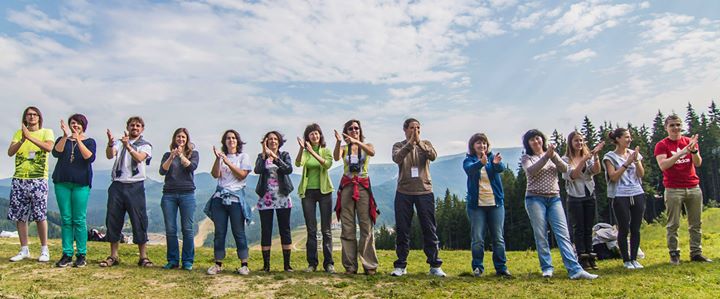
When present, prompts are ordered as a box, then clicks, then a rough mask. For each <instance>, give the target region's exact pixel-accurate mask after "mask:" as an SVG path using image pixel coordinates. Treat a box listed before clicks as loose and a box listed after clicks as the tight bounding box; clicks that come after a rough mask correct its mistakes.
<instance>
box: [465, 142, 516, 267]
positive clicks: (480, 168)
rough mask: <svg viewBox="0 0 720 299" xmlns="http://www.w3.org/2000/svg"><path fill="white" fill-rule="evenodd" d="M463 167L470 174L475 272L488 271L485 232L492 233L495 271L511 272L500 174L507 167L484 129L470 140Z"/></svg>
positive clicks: (470, 214)
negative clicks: (492, 147) (494, 149)
mask: <svg viewBox="0 0 720 299" xmlns="http://www.w3.org/2000/svg"><path fill="white" fill-rule="evenodd" d="M463 170H465V174H467V188H468V191H467V198H466V201H467V214H468V218H469V219H470V234H471V239H472V242H471V243H470V248H471V251H472V264H471V265H472V269H473V275H475V276H476V277H479V276H481V275H482V273H483V272H484V271H485V268H484V267H483V257H484V255H485V244H484V240H485V233H486V231H490V236H491V237H492V240H493V241H492V242H493V243H492V252H493V257H492V259H493V265H494V266H495V273H496V274H497V275H500V276H510V272H509V271H508V269H507V266H506V265H505V263H506V261H507V258H506V257H505V238H504V237H503V227H504V222H505V207H504V206H503V199H504V193H503V186H502V181H501V179H500V174H501V173H502V172H503V171H505V167H504V166H503V165H502V156H501V155H500V153H497V154H493V153H492V152H491V151H490V141H489V140H488V138H487V136H485V134H483V133H476V134H475V135H473V136H472V137H470V140H469V141H468V154H467V156H466V157H465V160H464V161H463Z"/></svg>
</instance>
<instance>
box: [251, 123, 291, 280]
mask: <svg viewBox="0 0 720 299" xmlns="http://www.w3.org/2000/svg"><path fill="white" fill-rule="evenodd" d="M283 144H285V139H283V135H282V134H280V132H278V131H271V132H268V133H266V134H265V137H263V140H262V152H261V153H260V154H258V157H257V160H255V173H256V174H258V175H260V179H259V180H258V184H257V187H256V188H255V192H256V193H257V195H258V197H259V199H258V203H257V209H258V211H259V212H260V228H261V231H262V237H261V240H260V245H261V247H262V255H263V270H264V271H265V272H269V271H270V245H271V243H272V223H273V211H275V214H277V218H278V228H279V230H280V243H281V244H282V248H283V261H284V263H283V264H284V268H285V271H287V272H292V270H293V269H292V267H291V266H290V250H291V248H292V239H291V238H290V209H291V208H292V201H291V199H290V192H292V191H293V185H292V181H290V174H291V173H292V171H293V168H292V158H290V154H289V153H288V152H284V151H280V147H282V146H283Z"/></svg>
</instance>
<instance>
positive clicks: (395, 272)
mask: <svg viewBox="0 0 720 299" xmlns="http://www.w3.org/2000/svg"><path fill="white" fill-rule="evenodd" d="M405 274H407V270H405V268H395V270H393V271H392V272H390V276H403V275H405Z"/></svg>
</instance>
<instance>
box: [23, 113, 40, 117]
mask: <svg viewBox="0 0 720 299" xmlns="http://www.w3.org/2000/svg"><path fill="white" fill-rule="evenodd" d="M25 116H26V117H38V116H40V115H38V114H37V113H28V114H25Z"/></svg>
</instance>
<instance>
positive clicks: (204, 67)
mask: <svg viewBox="0 0 720 299" xmlns="http://www.w3.org/2000/svg"><path fill="white" fill-rule="evenodd" d="M718 49H720V2H718V1H642V2H631V1H576V2H565V1H562V2H555V1H548V2H544V1H536V2H535V1H532V2H531V1H514V0H491V1H470V0H444V1H361V0H358V1H284V0H277V1H248V2H244V1H231V0H203V1H200V0H198V1H95V2H87V1H3V2H0V90H2V92H0V100H1V101H2V103H3V106H4V107H3V109H2V113H3V114H4V117H2V120H1V122H2V125H1V126H0V144H9V141H10V137H11V136H12V133H13V132H14V131H15V130H17V129H18V125H19V122H20V120H19V117H18V116H19V115H20V113H21V112H22V109H23V108H24V107H25V106H28V105H36V106H38V107H40V108H41V109H42V110H43V112H44V114H45V119H46V127H50V128H53V129H54V130H55V131H56V133H57V134H59V125H58V121H59V119H60V118H66V117H67V116H68V115H70V114H71V113H74V112H81V113H84V114H86V115H87V116H88V118H89V119H90V126H89V134H90V135H91V136H92V137H95V138H96V139H97V140H99V141H100V143H101V144H102V143H104V141H105V135H104V131H105V129H106V128H109V129H111V130H113V131H114V132H117V134H120V133H121V132H122V130H123V125H124V121H125V119H126V118H127V117H128V116H130V115H135V114H137V115H141V116H143V117H144V118H145V119H146V122H147V130H146V137H147V139H149V140H150V141H151V142H152V143H153V144H154V145H155V148H156V152H155V155H156V156H159V155H161V154H162V152H164V151H165V150H166V147H167V145H168V143H169V141H170V137H171V136H170V135H171V134H172V131H173V130H174V129H175V128H177V127H181V126H182V127H187V128H189V129H190V132H191V138H192V140H193V141H194V143H196V145H197V146H198V149H199V150H200V151H201V153H202V155H201V159H202V161H201V166H200V169H201V170H203V171H207V170H208V169H209V167H210V166H211V163H210V162H211V159H212V156H211V154H210V147H211V146H212V145H216V144H218V142H219V138H220V134H221V133H222V131H224V130H225V129H227V128H234V129H237V130H238V131H239V132H240V133H241V135H242V137H243V138H244V139H245V140H246V141H247V142H248V144H247V146H246V151H247V152H248V153H250V154H251V155H253V156H254V155H255V154H256V153H257V151H258V147H259V146H258V142H259V139H260V137H261V135H262V134H263V133H264V132H266V131H268V130H271V129H280V130H281V131H282V132H284V133H285V134H286V135H287V137H288V140H289V141H290V142H288V144H287V145H286V147H287V148H286V150H288V151H290V152H291V153H292V154H293V155H294V154H295V153H296V152H297V144H296V143H295V142H294V138H295V136H298V135H300V134H302V130H303V128H304V126H305V125H307V124H309V123H311V122H318V123H319V124H320V125H321V126H322V128H323V129H324V131H325V134H326V136H327V137H328V139H329V140H332V129H339V128H341V126H342V124H343V123H344V121H346V120H347V119H349V118H351V117H352V118H358V119H360V120H362V121H363V126H364V129H365V133H366V135H367V136H368V141H370V142H372V143H374V144H375V145H376V146H377V148H378V155H377V157H376V159H375V161H377V162H388V161H390V149H391V147H392V143H393V142H395V141H397V140H400V139H402V138H403V135H402V130H401V124H402V121H403V119H404V118H406V117H410V116H412V117H416V118H418V119H420V120H421V121H422V123H423V136H424V137H425V138H427V139H429V140H431V141H432V142H433V144H434V145H435V147H436V148H437V149H438V151H439V152H440V154H441V155H449V154H456V153H459V152H462V151H463V149H464V148H465V147H466V145H465V144H466V142H467V138H468V137H469V136H470V135H472V133H474V132H477V131H483V132H486V133H488V134H489V136H490V138H491V141H492V143H493V144H494V145H495V146H497V147H515V146H519V145H520V136H521V135H522V133H523V132H524V131H525V130H527V129H530V128H539V129H541V130H544V131H546V132H547V133H549V132H550V131H552V129H554V128H557V129H558V130H559V131H560V132H563V133H565V134H567V133H568V132H569V131H570V130H572V129H573V128H574V127H576V126H578V125H579V124H580V122H581V120H582V118H583V116H584V115H588V116H590V118H591V119H592V120H593V121H595V122H596V123H599V122H602V121H604V120H608V121H612V122H615V123H626V122H632V123H642V122H649V121H650V120H651V119H652V117H653V116H654V114H655V113H656V112H657V109H662V110H663V111H664V112H666V113H667V112H670V111H673V110H675V111H679V112H684V106H686V105H687V103H688V102H691V103H693V104H694V105H696V106H697V107H702V109H704V107H706V106H708V104H709V103H710V101H711V100H717V99H718V95H719V94H720V92H719V91H720V84H719V83H720V82H719V81H720V50H718ZM203 161H204V162H203ZM96 164H97V165H96V167H98V168H109V166H110V162H109V161H106V160H105V159H98V162H96ZM0 165H5V166H4V167H0V175H2V176H3V177H4V176H8V175H10V174H11V173H12V166H11V165H12V160H11V159H9V158H8V157H6V156H3V157H2V158H0ZM154 166H155V168H156V167H157V165H154Z"/></svg>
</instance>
